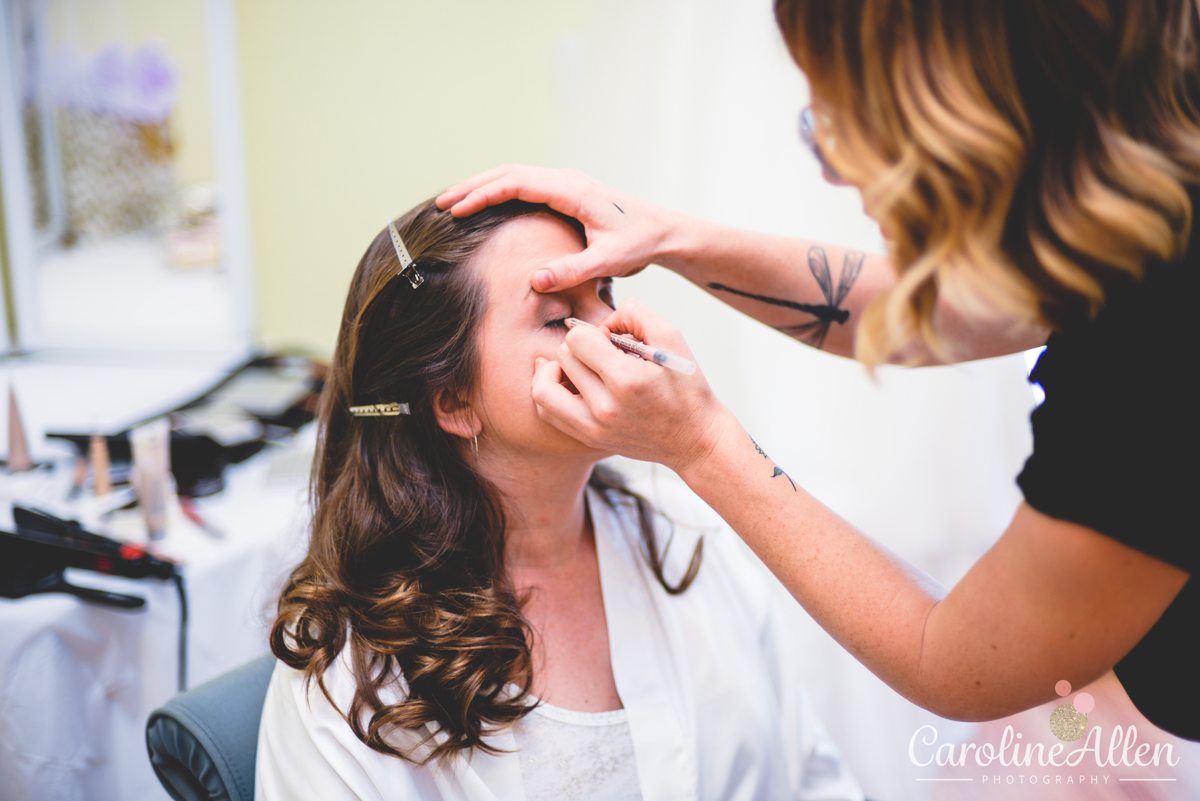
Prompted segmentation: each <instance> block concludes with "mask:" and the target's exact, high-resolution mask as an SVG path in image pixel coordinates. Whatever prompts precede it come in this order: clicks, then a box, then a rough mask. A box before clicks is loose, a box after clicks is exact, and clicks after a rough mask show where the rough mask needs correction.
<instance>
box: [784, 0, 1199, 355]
mask: <svg viewBox="0 0 1200 801" xmlns="http://www.w3.org/2000/svg"><path fill="white" fill-rule="evenodd" d="M775 15H776V19H777V21H778V23H779V27H780V29H781V30H782V32H783V34H784V38H785V40H786V42H787V44H788V47H789V49H790V50H791V53H792V56H793V58H794V59H795V60H796V63H797V64H798V65H799V66H800V68H801V69H802V70H804V72H805V73H806V74H807V76H808V79H809V82H810V84H811V87H812V97H813V107H814V111H815V112H816V117H817V122H818V125H817V127H818V138H819V140H820V141H821V144H822V148H823V151H824V155H825V156H826V158H827V159H828V161H829V162H830V164H831V166H832V167H833V168H834V169H835V170H837V172H838V173H840V174H841V175H842V176H843V177H844V178H845V179H846V180H847V181H849V182H850V183H852V184H854V185H856V186H857V187H858V188H859V189H860V190H861V191H862V194H863V200H864V206H865V208H866V210H867V212H868V213H869V214H870V215H871V216H872V217H873V218H875V220H877V221H878V222H879V223H880V225H881V227H882V230H883V235H884V238H885V240H887V242H888V246H889V250H890V255H891V258H892V262H893V264H894V265H895V268H896V270H897V271H898V273H899V278H898V282H897V284H896V285H895V286H894V287H893V288H892V289H891V290H890V291H889V292H887V293H885V294H884V295H883V296H882V297H879V298H877V299H876V300H875V301H874V302H873V303H872V305H871V306H870V307H869V308H868V309H867V311H866V312H865V314H864V317H863V320H862V323H861V325H860V329H859V330H860V334H861V335H860V336H859V338H858V345H857V349H858V356H859V357H860V358H861V359H863V360H864V361H866V362H868V363H869V364H875V363H878V362H880V361H883V360H885V359H887V358H889V357H897V356H899V357H900V358H901V359H903V358H905V356H906V355H911V354H912V353H913V352H914V350H915V349H914V347H913V346H914V345H918V344H923V345H924V346H925V347H927V348H928V349H929V350H931V351H932V352H934V353H935V354H937V355H939V356H942V357H943V358H953V353H952V351H951V349H950V347H949V345H948V344H947V343H945V342H943V341H942V340H941V339H940V338H939V336H938V333H937V330H936V327H935V324H934V323H935V321H934V310H935V307H936V304H937V300H938V296H939V293H945V294H946V296H947V298H948V299H949V300H951V301H952V302H954V303H955V304H956V305H959V306H960V307H962V308H964V309H967V310H971V311H974V312H992V313H996V312H999V313H1001V314H1003V315H1005V316H1006V317H1008V318H1010V319H1013V320H1016V321H1018V322H1020V323H1026V324H1035V325H1041V326H1045V327H1048V328H1053V329H1058V328H1062V327H1063V326H1064V325H1066V324H1068V323H1069V322H1070V321H1072V320H1075V319H1081V318H1086V317H1089V316H1092V315H1094V314H1095V313H1096V312H1097V311H1098V310H1099V308H1100V307H1101V306H1102V304H1103V302H1104V298H1105V293H1106V292H1107V291H1108V289H1109V287H1110V286H1111V284H1112V282H1113V281H1114V280H1117V279H1140V278H1141V276H1142V273H1143V270H1144V268H1145V265H1146V264H1147V263H1148V262H1151V261H1167V262H1169V261H1176V260H1178V259H1179V258H1181V257H1182V256H1183V254H1184V252H1185V250H1186V247H1187V243H1188V238H1189V235H1190V231H1191V222H1192V204H1191V200H1190V198H1189V195H1188V191H1187V187H1188V186H1189V185H1193V184H1196V183H1198V182H1200V112H1198V111H1197V99H1198V97H1200V95H1198V90H1200V72H1198V63H1197V57H1198V55H1200V53H1198V49H1197V39H1196V37H1197V26H1198V25H1200V16H1198V13H1197V6H1196V3H1195V1H1194V0H1011V1H1010V2H1002V3H1000V2H969V1H968V0H837V2H826V0H776V3H775Z"/></svg>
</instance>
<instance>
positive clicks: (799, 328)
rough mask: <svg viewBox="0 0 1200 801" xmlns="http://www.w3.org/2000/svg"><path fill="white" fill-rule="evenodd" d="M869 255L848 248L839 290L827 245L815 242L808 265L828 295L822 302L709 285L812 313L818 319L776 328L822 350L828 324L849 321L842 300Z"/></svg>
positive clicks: (839, 323) (847, 312) (825, 294)
mask: <svg viewBox="0 0 1200 801" xmlns="http://www.w3.org/2000/svg"><path fill="white" fill-rule="evenodd" d="M866 258H867V254H865V253H863V252H862V251H861V250H848V251H846V255H845V257H844V258H843V259H842V272H841V275H839V276H838V285H837V290H836V291H834V288H833V277H832V276H831V275H830V272H829V259H828V258H827V257H826V255H825V248H823V247H821V246H820V245H813V246H812V247H810V248H809V249H808V269H809V270H810V271H811V272H812V274H813V277H814V278H816V279H817V285H818V286H820V287H821V294H823V295H824V296H825V300H826V301H827V302H826V303H823V304H814V303H797V302H796V301H794V300H784V299H783V298H773V297H770V296H767V295H755V294H754V293H752V292H743V291H742V290H740V289H734V288H733V287H730V286H726V285H724V284H717V283H710V284H709V285H708V288H709V289H711V290H713V291H715V292H728V293H730V294H733V295H738V296H740V297H743V298H749V299H750V300H757V301H759V302H760V303H768V304H770V305H772V306H782V307H783V308H785V309H794V310H796V311H799V312H804V313H805V314H809V315H812V316H813V317H814V318H815V319H813V320H809V321H807V322H804V323H800V324H799V325H786V326H775V328H776V329H777V330H779V331H782V332H783V333H785V334H787V335H789V336H792V337H795V338H796V339H799V340H801V341H803V342H807V343H808V344H809V345H812V346H813V347H815V348H817V349H818V350H820V349H821V348H822V347H823V346H824V345H825V335H826V334H828V333H829V326H830V325H832V324H833V323H837V324H838V325H845V324H846V321H847V320H849V319H850V310H849V309H843V308H842V301H844V300H845V299H846V296H847V295H849V294H850V289H851V288H852V287H853V286H854V282H855V281H857V280H858V276H859V274H860V273H861V272H862V266H863V261H864V260H865V259H866Z"/></svg>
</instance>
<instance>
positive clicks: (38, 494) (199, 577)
mask: <svg viewBox="0 0 1200 801" xmlns="http://www.w3.org/2000/svg"><path fill="white" fill-rule="evenodd" d="M241 358H242V355H233V356H230V355H228V354H226V355H210V356H204V355H199V356H197V355H192V356H189V357H186V358H183V359H174V360H172V361H171V362H170V363H164V362H163V361H162V357H161V356H159V357H142V356H120V357H113V356H97V355H94V354H92V355H83V356H79V355H67V354H57V355H51V356H49V357H39V358H32V359H31V358H22V359H8V360H4V361H0V388H3V387H6V386H7V385H8V384H10V383H11V385H12V386H14V388H15V389H16V392H17V395H18V399H19V403H20V407H21V412H22V416H23V418H24V422H25V427H26V434H27V438H28V440H29V443H30V450H31V455H32V456H33V458H34V460H35V461H36V462H42V463H48V464H50V465H51V466H49V467H45V468H42V469H40V470H35V471H32V472H29V473H22V474H17V475H7V474H0V525H3V526H6V527H7V526H9V525H10V524H11V519H10V518H9V515H10V513H11V504H12V502H13V501H14V500H16V501H19V502H22V503H26V504H28V503H33V504H36V505H39V506H42V507H44V508H47V509H48V511H51V512H54V513H56V514H59V515H60V516H64V517H65V516H67V515H68V514H69V512H70V504H69V503H68V502H67V501H66V496H67V492H68V491H69V489H70V485H71V473H72V472H73V470H72V467H73V465H74V458H73V455H72V454H71V452H69V451H67V450H65V449H61V448H58V447H56V444H55V443H53V442H50V443H47V442H45V441H44V440H43V434H44V432H45V431H48V430H50V431H53V430H62V429H64V428H65V429H67V430H71V429H74V430H79V427H80V424H81V423H82V424H83V425H85V426H86V425H92V426H95V427H100V426H105V427H119V426H120V425H123V424H128V423H131V422H134V421H136V420H140V419H144V418H145V417H147V416H149V415H151V414H153V413H154V412H156V411H161V410H163V409H165V408H170V407H171V406H173V405H176V404H178V403H180V402H183V401H186V400H188V399H190V398H192V397H195V396H197V395H198V394H199V393H201V392H203V391H205V390H206V389H207V388H209V387H210V386H212V385H213V384H214V383H215V381H216V379H218V378H219V377H220V376H221V375H222V374H223V373H225V372H227V371H228V369H229V368H230V367H231V366H232V365H234V364H236V363H238V362H239V361H240V360H241ZM5 394H7V393H5ZM81 406H85V407H86V408H84V409H82V410H81V408H80V407H81ZM81 414H83V415H87V416H85V417H82V418H81V417H80V415H81ZM4 429H5V431H4V437H3V444H2V446H0V447H2V448H3V451H5V452H6V451H7V427H6V426H5V427H4ZM314 433H315V432H314V431H313V430H312V429H311V426H310V427H309V428H307V429H302V430H301V432H300V433H299V434H298V435H297V436H296V437H295V438H294V439H293V440H291V441H290V442H288V443H286V444H283V445H271V446H269V447H267V448H266V449H265V450H264V451H262V452H261V453H259V454H258V455H257V456H255V457H253V458H251V459H250V460H248V461H246V462H244V463H242V464H239V465H232V466H230V467H229V468H227V469H226V472H225V489H224V490H223V491H222V492H220V493H218V494H216V495H213V496H211V497H208V498H202V499H198V500H197V501H196V502H195V504H196V511H198V512H199V514H200V515H201V516H202V517H203V519H204V522H205V523H207V524H208V525H209V526H211V527H213V528H215V529H219V530H220V531H221V532H222V534H223V538H222V539H216V538H214V537H213V536H211V534H208V533H205V531H204V530H203V529H202V528H200V527H199V526H198V525H196V523H194V522H192V521H191V520H190V519H189V518H187V517H186V516H184V514H183V513H182V510H181V509H180V508H179V507H178V505H177V504H175V505H172V506H171V507H170V509H169V514H168V525H167V533H166V536H165V537H164V538H163V539H162V540H159V541H157V542H155V543H154V547H155V548H156V549H157V550H158V551H159V552H161V553H162V554H164V555H166V556H169V557H171V558H173V559H175V560H177V561H179V562H180V563H181V564H182V565H183V570H182V572H183V576H184V580H185V585H186V591H187V602H188V607H189V621H188V626H187V640H188V649H187V651H188V653H187V676H188V686H196V685H198V684H201V683H203V682H205V681H207V680H209V679H211V678H213V677H215V676H217V675H220V674H221V673H224V672H226V671H228V670H230V669H232V668H234V667H237V666H238V665H240V664H243V663H245V662H247V661H249V660H251V659H253V658H254V657H256V656H258V655H260V654H263V653H265V652H266V651H267V644H266V633H267V630H268V627H269V625H270V620H271V619H272V616H273V614H272V606H273V601H274V595H275V593H276V592H277V591H278V589H279V587H280V585H281V583H282V581H283V580H284V578H285V576H286V573H287V571H288V570H289V569H290V568H291V566H293V565H294V564H295V563H296V561H298V559H299V558H300V555H301V553H302V550H303V543H304V532H305V529H306V525H307V513H308V507H307V499H306V492H307V470H308V464H309V463H310V461H311V456H312V448H313V445H314V442H315V436H314ZM118 514H119V515H120V516H119V517H118V518H116V519H114V520H113V524H112V526H113V529H114V531H112V532H103V531H102V532H100V533H111V534H112V535H113V536H116V537H117V538H119V539H129V540H131V541H137V540H138V538H139V537H141V536H143V535H142V534H141V531H142V529H141V528H140V523H139V521H138V518H137V516H136V514H130V513H125V512H122V513H118ZM143 541H144V540H143ZM67 578H68V580H69V581H70V582H72V583H75V584H78V585H82V586H88V587H96V588H100V589H104V590H109V591H111V592H119V593H125V594H129V595H136V596H139V597H142V598H144V599H145V601H146V603H145V606H144V607H142V608H141V609H139V610H132V611H125V610H121V609H116V608H111V607H107V606H97V605H93V604H89V603H85V602H83V601H80V600H79V599H77V598H75V597H73V596H69V595H61V594H47V595H34V596H28V597H25V598H21V599H17V600H10V599H5V598H0V788H3V790H0V795H2V796H3V797H4V798H5V799H6V801H24V800H25V799H30V800H32V799H49V798H54V799H114V801H116V800H117V799H122V800H123V799H167V798H168V796H167V794H166V791H165V790H163V789H162V787H161V785H160V784H159V782H158V780H157V778H156V777H155V775H154V772H153V770H152V769H151V767H150V762H149V759H148V757H147V754H146V745H145V735H144V730H145V722H146V718H147V716H148V715H149V713H150V712H151V711H152V710H153V709H154V708H156V707H157V706H159V705H161V704H162V703H163V702H165V701H166V700H167V699H169V698H170V697H171V696H173V695H174V694H175V693H176V692H177V675H178V654H177V648H178V637H179V626H180V615H179V613H180V606H179V598H178V595H177V592H176V588H175V586H174V584H173V583H171V582H166V581H158V580H155V579H145V580H131V579H121V578H115V577H110V576H100V575H98V574H96V573H91V572H84V571H71V570H68V571H67Z"/></svg>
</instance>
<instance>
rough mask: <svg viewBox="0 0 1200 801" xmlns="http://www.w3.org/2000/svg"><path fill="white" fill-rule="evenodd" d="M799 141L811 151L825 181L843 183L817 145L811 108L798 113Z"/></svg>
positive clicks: (805, 108) (815, 128)
mask: <svg viewBox="0 0 1200 801" xmlns="http://www.w3.org/2000/svg"><path fill="white" fill-rule="evenodd" d="M800 141H802V142H804V144H805V146H807V147H808V149H809V150H811V151H812V154H813V156H814V157H815V158H816V160H817V163H818V164H820V165H821V171H822V172H824V173H825V180H826V181H829V182H830V183H831V184H844V183H845V181H844V180H843V179H842V176H841V175H840V174H839V173H838V171H837V170H835V169H834V168H833V167H831V166H830V164H829V162H828V161H826V160H825V155H824V154H823V153H822V152H821V146H820V145H818V144H817V120H816V118H815V117H814V116H813V112H812V106H805V107H804V108H803V109H802V110H801V111H800Z"/></svg>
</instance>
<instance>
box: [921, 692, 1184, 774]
mask: <svg viewBox="0 0 1200 801" xmlns="http://www.w3.org/2000/svg"><path fill="white" fill-rule="evenodd" d="M1055 691H1056V692H1057V693H1058V694H1059V695H1060V696H1066V695H1068V694H1070V692H1071V685H1070V683H1069V682H1067V681H1065V680H1063V681H1060V682H1058V684H1057V685H1056V686H1055ZM1094 704H1095V701H1094V699H1093V698H1092V696H1091V695H1089V694H1088V693H1079V694H1078V695H1077V696H1076V697H1075V699H1074V700H1073V701H1068V702H1066V703H1063V704H1059V705H1058V706H1057V707H1055V708H1054V710H1053V711H1052V712H1051V714H1050V720H1049V725H1048V726H1047V730H1046V731H1045V732H1043V733H1041V734H1040V735H1033V736H1030V737H1029V738H1026V737H1025V733H1024V732H1017V731H1014V729H1013V727H1012V725H1008V726H1005V727H1004V732H1003V734H1002V735H1001V737H1000V741H999V742H998V743H996V742H984V743H974V742H966V743H950V742H939V738H938V731H937V728H936V727H934V726H933V725H931V724H926V725H924V726H921V727H920V728H919V729H917V730H916V731H915V732H913V735H912V737H911V738H909V741H908V758H909V761H911V762H912V764H913V765H915V766H916V767H918V768H930V769H932V770H931V771H930V772H931V773H937V774H938V775H931V776H918V777H917V779H916V780H917V781H925V782H975V781H978V782H979V783H980V784H985V785H1014V786H1019V785H1049V784H1054V785H1081V784H1087V785H1093V784H1095V785H1106V784H1110V783H1112V782H1114V781H1116V782H1173V781H1175V778H1174V777H1173V776H1171V775H1170V772H1171V771H1170V768H1173V767H1175V766H1176V765H1178V764H1179V759H1180V757H1179V756H1178V755H1177V754H1176V753H1175V748H1174V744H1173V743H1152V742H1139V741H1138V730H1137V726H1135V725H1132V724H1131V725H1129V726H1119V725H1118V726H1113V727H1112V731H1111V733H1110V734H1109V737H1108V740H1107V742H1105V740H1104V732H1103V727H1102V726H1091V727H1089V725H1088V718H1087V713H1089V712H1091V711H1092V708H1093V706H1094ZM1047 734H1048V735H1050V737H1047V736H1046V735H1047ZM1051 738H1053V739H1054V740H1058V742H1054V741H1053V740H1052V739H1051ZM1043 740H1044V741H1043ZM1080 740H1082V742H1081V743H1080V744H1079V745H1078V746H1074V747H1072V746H1070V745H1068V743H1076V742H1079V741H1080ZM1068 749H1069V750H1068ZM955 768H964V769H966V770H954V769H955ZM1146 769H1157V770H1151V771H1149V773H1153V774H1154V775H1148V772H1147V770H1146Z"/></svg>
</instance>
